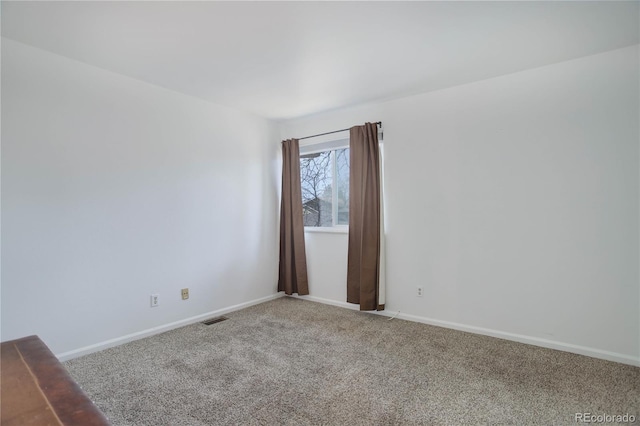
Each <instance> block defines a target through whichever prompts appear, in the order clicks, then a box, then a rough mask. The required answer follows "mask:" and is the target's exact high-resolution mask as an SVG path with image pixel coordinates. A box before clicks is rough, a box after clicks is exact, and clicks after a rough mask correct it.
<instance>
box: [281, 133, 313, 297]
mask: <svg viewBox="0 0 640 426" xmlns="http://www.w3.org/2000/svg"><path fill="white" fill-rule="evenodd" d="M278 291H284V292H285V293H286V294H293V293H298V294H299V295H304V294H309V284H308V280H307V256H306V253H305V249H304V225H303V222H302V189H301V188H300V146H299V145H298V140H297V139H289V140H286V141H282V201H281V203H280V272H279V276H278Z"/></svg>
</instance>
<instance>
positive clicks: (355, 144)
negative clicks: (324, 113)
mask: <svg viewBox="0 0 640 426" xmlns="http://www.w3.org/2000/svg"><path fill="white" fill-rule="evenodd" d="M349 148H350V152H349V157H350V171H349V248H348V261H347V302H349V303H356V304H359V305H360V310H361V311H370V310H383V309H384V304H383V303H384V302H382V304H381V303H380V273H381V268H380V245H381V187H380V182H381V180H380V150H379V146H378V127H377V125H376V124H375V123H366V124H365V125H364V126H354V127H352V128H351V129H350V142H349Z"/></svg>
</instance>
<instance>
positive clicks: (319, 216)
mask: <svg viewBox="0 0 640 426" xmlns="http://www.w3.org/2000/svg"><path fill="white" fill-rule="evenodd" d="M332 168H333V166H332V164H331V151H326V152H319V153H316V154H305V155H301V156H300V186H301V188H302V215H303V221H304V226H333V220H332V215H333V210H332V193H331V181H332V179H333V173H332Z"/></svg>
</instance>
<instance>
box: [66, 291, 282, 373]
mask: <svg viewBox="0 0 640 426" xmlns="http://www.w3.org/2000/svg"><path fill="white" fill-rule="evenodd" d="M282 296H284V293H276V294H272V295H270V296H267V297H261V298H260V299H255V300H251V301H249V302H244V303H240V304H238V305H233V306H229V307H227V308H222V309H218V310H215V311H211V312H207V313H204V314H200V315H196V316H193V317H190V318H185V319H183V320H180V321H175V322H172V323H169V324H164V325H160V326H158V327H153V328H149V329H147V330H142V331H138V332H136V333H131V334H127V335H126V336H122V337H116V338H115V339H110V340H106V341H104V342H100V343H96V344H93V345H89V346H85V347H83V348H79V349H74V350H72V351H68V352H63V353H61V354H56V357H57V358H58V360H60V361H61V362H63V361H67V360H70V359H73V358H77V357H79V356H83V355H88V354H90V353H93V352H98V351H101V350H104V349H107V348H111V347H113V346H118V345H122V344H123V343H127V342H131V341H133V340H138V339H142V338H144V337H149V336H153V335H154V334H159V333H164V332H165V331H169V330H173V329H174V328H178V327H184V326H185V325H189V324H193V323H196V322H200V321H202V320H203V319H206V318H209V317H215V316H219V315H224V314H226V313H229V312H233V311H238V310H240V309H244V308H248V307H249V306H253V305H257V304H260V303H264V302H268V301H269V300H273V299H277V298H279V297H282Z"/></svg>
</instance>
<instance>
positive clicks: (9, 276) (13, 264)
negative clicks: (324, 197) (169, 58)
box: [1, 39, 279, 354]
mask: <svg viewBox="0 0 640 426" xmlns="http://www.w3.org/2000/svg"><path fill="white" fill-rule="evenodd" d="M2 89H3V90H2V124H3V126H2V336H1V337H2V340H8V339H13V338H17V337H21V336H24V335H28V334H38V335H40V337H41V338H42V339H43V340H44V341H45V343H47V344H48V345H49V347H50V348H51V349H52V350H53V351H54V353H58V354H59V353H61V352H67V351H73V350H76V349H78V348H83V347H85V346H87V345H93V344H97V343H100V342H104V341H105V340H108V339H117V338H120V337H121V336H125V335H128V334H131V333H136V332H140V331H142V330H147V329H150V328H152V327H159V326H163V325H166V324H168V323H172V322H174V321H180V320H184V319H185V318H190V317H193V316H196V315H200V314H204V313H207V312H211V311H215V310H218V309H222V308H226V307H229V306H232V305H237V304H240V303H244V302H248V301H252V300H255V299H259V298H261V297H266V296H270V295H273V294H274V293H275V292H276V279H277V266H278V259H277V247H278V245H277V238H276V237H277V220H276V219H277V215H278V195H277V189H278V188H277V186H278V183H277V182H278V178H279V177H278V173H276V172H275V170H276V167H277V161H278V160H277V159H278V148H279V147H278V144H277V141H278V134H277V132H276V130H277V129H276V127H275V125H274V124H273V123H270V122H269V121H267V120H265V119H262V118H259V117H256V116H252V115H249V114H245V113H241V112H238V111H235V110H232V109H227V108H223V107H219V106H216V105H212V104H209V103H206V102H203V101H201V100H197V99H194V98H190V97H188V96H184V95H182V94H178V93H175V92H172V91H168V90H165V89H162V88H159V87H156V86H152V85H149V84H146V83H143V82H140V81H137V80H133V79H130V78H127V77H123V76H121V75H118V74H114V73H110V72H107V71H104V70H101V69H99V68H95V67H91V66H88V65H85V64H82V63H80V62H76V61H72V60H69V59H66V58H63V57H61V56H57V55H53V54H50V53H47V52H44V51H41V50H38V49H34V48H32V47H28V46H26V45H23V44H20V43H17V42H14V41H11V40H8V39H3V40H2ZM183 287H188V288H189V289H190V293H191V298H190V299H189V300H188V301H182V300H181V299H180V289H181V288H183ZM151 293H159V294H160V298H161V305H160V306H159V307H157V308H151V307H150V303H149V296H150V294H151Z"/></svg>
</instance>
